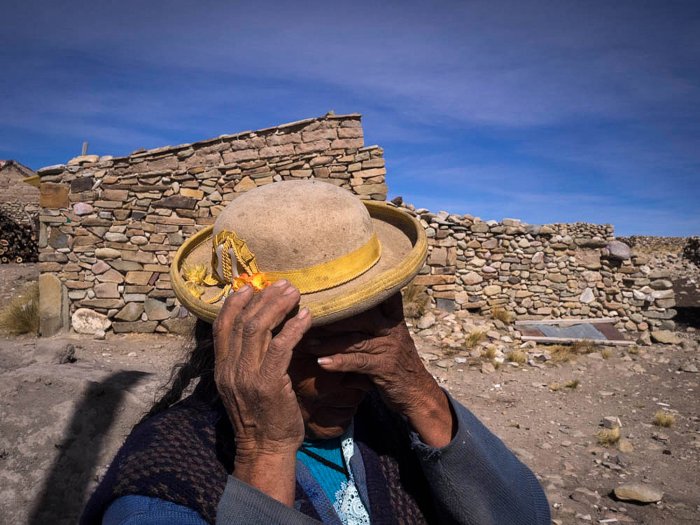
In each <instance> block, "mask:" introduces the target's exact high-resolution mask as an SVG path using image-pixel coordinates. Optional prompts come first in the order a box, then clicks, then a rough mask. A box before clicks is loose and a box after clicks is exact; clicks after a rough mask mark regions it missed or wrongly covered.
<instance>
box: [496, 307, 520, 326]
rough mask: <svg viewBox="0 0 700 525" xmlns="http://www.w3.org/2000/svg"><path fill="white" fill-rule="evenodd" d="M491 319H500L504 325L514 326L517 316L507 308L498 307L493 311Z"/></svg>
mask: <svg viewBox="0 0 700 525" xmlns="http://www.w3.org/2000/svg"><path fill="white" fill-rule="evenodd" d="M491 317H493V318H494V319H498V320H499V321H501V322H502V323H505V324H512V323H513V321H515V315H513V314H512V313H510V312H509V311H508V310H506V309H505V308H501V307H497V308H494V309H493V310H491Z"/></svg>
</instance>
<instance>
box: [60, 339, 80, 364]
mask: <svg viewBox="0 0 700 525" xmlns="http://www.w3.org/2000/svg"><path fill="white" fill-rule="evenodd" d="M56 359H57V361H58V364H59V365H65V364H66V363H75V362H76V361H77V359H76V357H75V346H73V345H72V344H70V343H69V344H67V345H66V346H64V347H63V348H62V349H61V350H59V351H58V353H57V354H56Z"/></svg>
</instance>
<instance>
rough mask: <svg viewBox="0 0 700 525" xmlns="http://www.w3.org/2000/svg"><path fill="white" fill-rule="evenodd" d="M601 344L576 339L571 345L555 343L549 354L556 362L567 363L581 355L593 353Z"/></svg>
mask: <svg viewBox="0 0 700 525" xmlns="http://www.w3.org/2000/svg"><path fill="white" fill-rule="evenodd" d="M599 348H600V347H599V346H598V345H597V344H595V343H592V342H590V341H575V342H573V343H571V344H570V345H553V346H550V347H549V354H550V355H551V356H552V361H553V362H555V363H566V362H568V361H571V360H572V359H575V358H576V357H577V356H579V355H585V354H591V353H593V352H596V351H598V350H599Z"/></svg>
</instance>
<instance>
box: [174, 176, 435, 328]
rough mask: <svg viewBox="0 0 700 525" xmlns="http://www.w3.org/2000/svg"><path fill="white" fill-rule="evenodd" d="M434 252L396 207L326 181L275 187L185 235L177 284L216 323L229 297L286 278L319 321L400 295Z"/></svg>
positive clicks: (244, 198) (187, 302) (195, 309)
mask: <svg viewBox="0 0 700 525" xmlns="http://www.w3.org/2000/svg"><path fill="white" fill-rule="evenodd" d="M275 210H277V213H275ZM266 213H267V214H269V219H268V220H267V221H265V220H262V221H259V220H255V219H256V218H258V217H260V216H261V215H265V214H266ZM295 226H296V227H297V229H296V231H295ZM426 253H427V240H426V238H425V232H424V230H423V228H422V227H421V226H420V224H418V223H417V221H416V220H415V219H413V218H412V217H410V216H409V215H407V214H406V213H404V212H402V211H401V210H398V209H397V208H394V207H391V206H390V205H388V204H385V203H378V202H371V201H369V202H368V201H360V200H359V199H358V198H357V197H356V196H355V195H353V194H351V193H350V192H348V191H347V190H344V189H341V188H338V187H336V186H334V185H331V184H327V183H322V182H318V181H293V182H277V183H273V184H270V185H268V186H264V187H261V188H256V189H254V190H251V191H249V192H247V193H245V194H242V195H241V196H240V197H238V198H237V199H236V200H234V201H233V202H232V203H231V204H229V206H227V208H226V209H224V210H223V211H222V213H221V214H220V215H219V217H218V218H217V221H216V223H215V224H214V225H213V226H209V227H207V228H205V229H203V230H202V231H200V232H198V233H196V234H194V235H193V236H192V237H190V238H189V239H187V240H186V241H185V243H184V244H183V245H182V246H181V247H180V249H179V250H178V251H177V253H176V254H175V258H174V260H173V264H172V267H171V282H172V286H173V290H174V291H175V294H176V296H177V297H178V299H179V300H180V302H181V303H182V304H183V305H184V306H185V307H186V308H187V309H188V310H189V311H190V312H192V313H193V314H194V315H196V316H197V317H200V318H201V319H204V320H206V321H209V322H212V321H213V320H214V319H215V318H216V315H217V313H218V310H219V309H220V308H221V305H222V304H223V300H224V299H225V297H226V296H227V295H228V294H229V293H230V292H231V291H235V290H237V289H238V288H240V287H241V286H244V285H250V286H252V287H253V289H254V290H258V291H259V290H262V289H264V288H265V287H266V286H267V285H269V284H270V283H272V282H274V281H277V280H280V279H286V280H288V281H289V282H290V283H292V284H293V285H294V286H295V287H296V288H297V289H298V290H299V292H300V293H301V300H300V305H301V306H306V307H308V308H309V310H310V311H311V314H312V316H313V319H314V321H313V323H314V324H316V325H320V324H325V323H328V322H332V321H333V320H337V319H342V318H344V317H349V316H351V315H354V314H355V313H359V312H361V311H364V310H366V309H368V308H371V307H372V306H374V305H376V304H378V303H379V302H381V301H382V300H384V299H386V298H388V297H389V296H390V295H392V294H393V293H396V292H397V291H398V290H399V289H400V288H401V287H402V286H405V285H406V284H407V283H408V282H409V281H410V279H412V278H413V276H415V274H416V273H418V271H419V270H420V268H421V267H422V265H423V263H424V261H425V256H426Z"/></svg>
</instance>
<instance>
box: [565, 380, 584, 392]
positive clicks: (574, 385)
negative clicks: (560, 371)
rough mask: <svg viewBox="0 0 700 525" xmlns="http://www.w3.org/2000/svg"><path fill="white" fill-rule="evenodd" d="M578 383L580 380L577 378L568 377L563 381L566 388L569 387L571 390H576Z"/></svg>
mask: <svg viewBox="0 0 700 525" xmlns="http://www.w3.org/2000/svg"><path fill="white" fill-rule="evenodd" d="M580 384H581V381H579V380H578V379H570V380H569V381H567V382H566V383H564V386H565V387H566V388H569V389H571V390H576V389H577V388H578V386H579V385H580Z"/></svg>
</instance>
